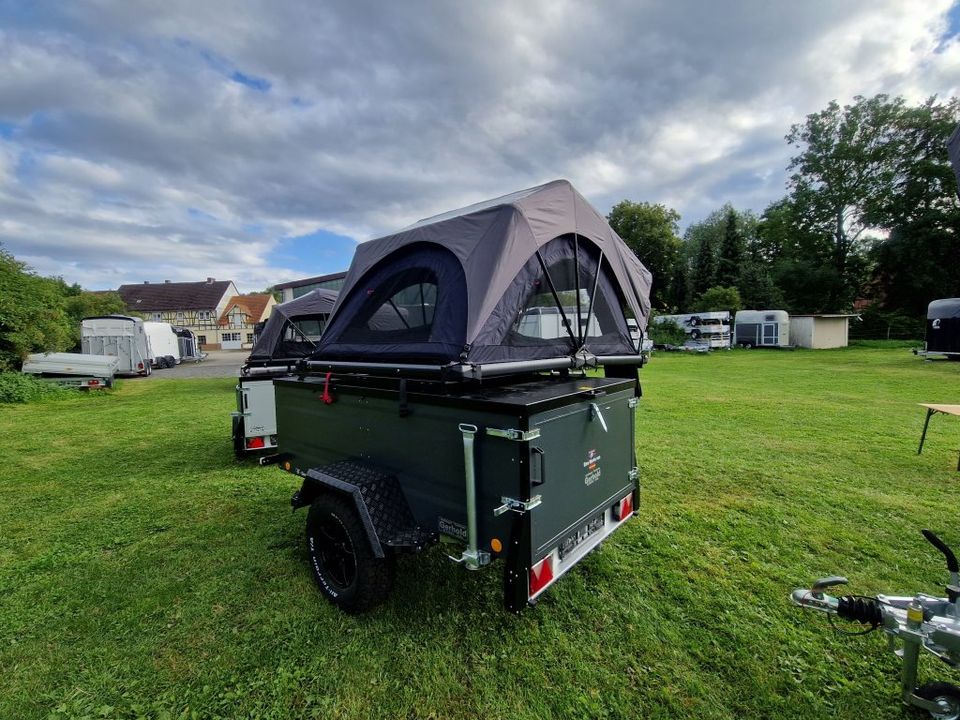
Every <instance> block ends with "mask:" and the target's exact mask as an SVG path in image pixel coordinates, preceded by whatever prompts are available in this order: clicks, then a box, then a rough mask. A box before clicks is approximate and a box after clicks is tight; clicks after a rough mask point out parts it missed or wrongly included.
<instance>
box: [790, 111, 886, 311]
mask: <svg viewBox="0 0 960 720" xmlns="http://www.w3.org/2000/svg"><path fill="white" fill-rule="evenodd" d="M903 112H904V101H903V99H902V98H896V99H894V100H891V99H889V98H888V97H887V96H886V95H877V96H875V97H873V98H869V99H867V98H864V97H861V96H857V97H855V98H854V101H853V103H852V104H850V105H844V106H843V107H841V106H840V105H839V104H838V103H837V102H835V101H834V102H831V103H830V104H829V105H828V106H827V107H826V108H825V109H824V110H821V111H820V112H817V113H813V114H811V115H808V116H807V118H806V120H805V121H804V122H803V123H800V124H796V125H794V126H793V127H791V129H790V132H789V133H788V134H787V136H786V139H787V142H789V143H791V144H792V145H794V146H795V147H796V149H797V150H798V151H799V152H798V154H797V155H795V156H794V157H793V159H792V160H791V162H790V165H789V167H788V170H791V171H793V174H792V175H791V176H790V181H789V188H790V201H791V203H792V204H793V206H794V209H795V212H796V218H797V219H798V220H799V223H800V229H801V230H802V231H804V232H805V233H809V234H813V235H819V236H822V237H823V238H825V239H828V240H829V243H830V254H829V258H828V259H829V262H830V265H831V268H832V270H833V272H834V275H835V276H836V278H838V280H839V282H837V283H836V284H834V285H832V286H831V287H830V295H829V296H828V297H827V298H826V305H827V306H828V307H832V308H834V309H840V308H843V307H847V306H849V305H850V303H852V301H853V299H854V297H855V295H856V293H857V290H858V289H859V285H860V282H861V281H862V277H860V276H859V275H858V270H859V269H860V268H862V263H858V262H853V263H852V262H851V259H853V258H854V256H856V255H857V254H862V252H863V251H864V250H865V249H866V243H865V242H864V241H865V237H866V233H867V231H868V230H869V229H870V227H871V217H872V216H873V215H874V214H875V213H876V211H877V209H878V208H880V207H882V206H883V203H884V199H885V197H886V193H888V192H889V190H890V188H891V186H892V183H893V180H894V177H895V174H896V169H895V165H896V163H895V157H896V147H897V128H898V121H899V119H900V117H901V115H902V114H903Z"/></svg>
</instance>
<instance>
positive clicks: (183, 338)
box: [173, 327, 206, 362]
mask: <svg viewBox="0 0 960 720" xmlns="http://www.w3.org/2000/svg"><path fill="white" fill-rule="evenodd" d="M173 332H174V334H175V335H176V336H177V348H178V350H179V351H180V361H181V362H183V361H186V362H200V361H201V360H203V359H204V358H205V357H206V353H204V352H202V351H201V350H200V345H199V343H197V336H196V335H195V334H194V332H193V330H190V329H189V328H185V327H174V328H173Z"/></svg>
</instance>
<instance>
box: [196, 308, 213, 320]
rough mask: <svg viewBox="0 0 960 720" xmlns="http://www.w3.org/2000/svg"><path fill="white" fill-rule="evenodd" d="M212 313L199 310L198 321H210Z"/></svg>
mask: <svg viewBox="0 0 960 720" xmlns="http://www.w3.org/2000/svg"><path fill="white" fill-rule="evenodd" d="M209 319H210V311H209V310H198V311H197V320H209Z"/></svg>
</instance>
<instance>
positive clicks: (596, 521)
mask: <svg viewBox="0 0 960 720" xmlns="http://www.w3.org/2000/svg"><path fill="white" fill-rule="evenodd" d="M603 526H604V513H602V512H601V513H599V514H597V515H595V516H593V517H592V518H590V519H589V520H587V521H586V522H585V523H581V524H580V525H579V526H578V527H577V528H576V530H574V531H573V532H571V533H569V534H568V535H567V536H566V537H565V538H564V539H563V540H561V541H560V544H559V545H558V546H557V554H558V555H559V556H560V560H563V559H564V558H565V557H566V556H567V555H569V554H570V553H571V552H573V551H574V550H576V549H577V548H578V547H579V546H580V545H581V544H583V542H584V541H586V540H587V538H590V537H593V536H594V535H596V534H597V533H598V532H600V531H601V530H602V529H603Z"/></svg>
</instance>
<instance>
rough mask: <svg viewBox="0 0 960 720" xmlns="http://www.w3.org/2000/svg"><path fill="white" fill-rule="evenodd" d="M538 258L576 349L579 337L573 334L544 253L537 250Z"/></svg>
mask: <svg viewBox="0 0 960 720" xmlns="http://www.w3.org/2000/svg"><path fill="white" fill-rule="evenodd" d="M537 260H539V261H540V267H541V268H542V269H543V275H544V277H546V278H547V285H549V286H550V292H551V293H553V301H554V302H555V303H556V304H557V309H558V310H560V319H561V320H563V326H564V327H565V328H566V329H567V335H569V336H570V339H571V340H573V345H574V350H576V345H577V339H576V338H575V337H574V336H573V330H572V329H571V328H570V321H569V320H567V314H566V313H565V312H564V311H563V303H561V302H560V296H559V295H558V294H557V288H556V287H554V284H553V278H551V277H550V271H549V270H547V264H546V263H545V262H544V261H543V255H541V254H540V250H537Z"/></svg>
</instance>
